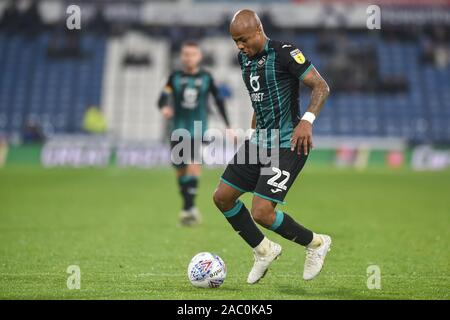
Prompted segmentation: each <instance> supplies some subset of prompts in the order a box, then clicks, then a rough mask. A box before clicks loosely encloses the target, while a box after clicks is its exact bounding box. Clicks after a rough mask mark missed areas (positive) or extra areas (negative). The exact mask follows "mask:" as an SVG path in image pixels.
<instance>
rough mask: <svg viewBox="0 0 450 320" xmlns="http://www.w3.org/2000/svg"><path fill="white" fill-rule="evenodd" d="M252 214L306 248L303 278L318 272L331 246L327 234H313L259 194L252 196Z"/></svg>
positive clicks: (270, 227)
mask: <svg viewBox="0 0 450 320" xmlns="http://www.w3.org/2000/svg"><path fill="white" fill-rule="evenodd" d="M252 216H253V219H254V220H255V221H256V222H257V223H258V224H260V225H262V226H263V227H265V228H268V229H270V230H272V231H274V232H276V233H278V234H279V235H281V236H282V237H284V238H286V239H288V240H291V241H293V242H295V243H298V244H300V245H302V246H304V247H305V248H306V258H305V264H304V269H303V279H305V280H311V279H313V278H314V277H315V276H317V275H318V274H319V273H320V271H321V270H322V267H323V264H324V261H325V257H326V255H327V253H328V251H329V250H330V247H331V238H330V237H329V236H327V235H322V234H315V233H314V232H312V231H310V230H308V229H306V228H305V227H303V226H302V225H300V224H298V223H297V222H296V221H295V220H294V219H292V217H291V216H289V215H288V214H286V213H284V212H282V211H280V210H276V203H275V202H272V201H269V200H266V199H263V198H260V197H259V196H254V197H253V204H252ZM255 264H256V263H255Z"/></svg>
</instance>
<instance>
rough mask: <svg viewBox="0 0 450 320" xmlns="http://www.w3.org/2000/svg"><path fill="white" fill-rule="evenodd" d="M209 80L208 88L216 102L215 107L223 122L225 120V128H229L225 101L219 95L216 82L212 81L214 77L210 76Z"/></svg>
mask: <svg viewBox="0 0 450 320" xmlns="http://www.w3.org/2000/svg"><path fill="white" fill-rule="evenodd" d="M210 79H211V82H210V85H209V90H210V92H211V94H212V95H213V97H214V101H215V102H216V106H217V109H218V110H219V113H220V115H221V117H222V119H223V122H225V125H226V127H227V128H230V121H229V120H228V115H227V111H226V109H225V101H224V100H223V98H222V96H221V95H220V92H219V89H218V88H217V86H216V84H215V83H214V79H213V78H212V77H211V76H210Z"/></svg>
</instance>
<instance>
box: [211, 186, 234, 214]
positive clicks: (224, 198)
mask: <svg viewBox="0 0 450 320" xmlns="http://www.w3.org/2000/svg"><path fill="white" fill-rule="evenodd" d="M213 201H214V203H215V205H216V207H217V208H218V209H219V210H220V211H222V212H224V211H227V210H229V209H230V208H231V207H233V205H234V201H233V199H231V198H230V197H229V196H228V195H227V194H226V193H225V192H223V191H222V190H221V189H219V188H218V189H216V190H215V191H214V194H213Z"/></svg>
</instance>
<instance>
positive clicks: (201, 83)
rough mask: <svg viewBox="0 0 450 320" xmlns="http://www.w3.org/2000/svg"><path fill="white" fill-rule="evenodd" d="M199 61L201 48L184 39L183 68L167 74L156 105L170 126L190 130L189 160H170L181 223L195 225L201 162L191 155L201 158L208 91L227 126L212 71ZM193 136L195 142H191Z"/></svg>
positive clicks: (176, 142)
mask: <svg viewBox="0 0 450 320" xmlns="http://www.w3.org/2000/svg"><path fill="white" fill-rule="evenodd" d="M201 61H202V52H201V49H200V47H199V45H198V44H197V43H196V42H193V41H187V42H185V43H184V44H183V45H182V47H181V63H182V70H176V71H174V72H172V73H171V74H170V76H169V80H168V81H167V84H166V86H165V87H164V90H163V91H162V93H161V96H160V98H159V101H158V107H159V109H160V110H161V113H162V115H163V116H164V118H166V119H168V120H169V119H170V120H172V125H173V127H172V129H173V130H176V129H186V130H187V131H189V137H185V138H186V139H190V140H191V154H190V155H189V156H188V158H189V159H188V161H183V162H182V163H177V164H173V165H174V167H175V169H176V176H177V179H178V185H179V190H180V193H181V196H182V199H183V208H182V211H181V214H180V221H181V224H182V225H194V224H198V223H200V222H201V215H200V211H199V210H198V208H197V207H196V206H195V197H196V195H197V188H198V180H199V177H200V164H198V163H194V162H197V161H194V159H201V155H200V152H201V151H200V147H201V142H202V136H203V134H204V133H205V131H206V129H207V121H208V97H209V94H210V93H211V94H212V95H213V97H214V99H215V102H216V105H217V108H218V110H219V113H220V114H221V116H222V118H223V121H224V122H225V125H226V127H227V128H229V121H228V117H227V113H226V110H225V103H224V101H223V99H222V98H221V96H220V94H219V91H218V89H217V87H216V85H215V83H214V80H213V78H212V76H211V74H210V73H209V72H207V71H205V70H203V69H201V67H200V63H201ZM196 121H200V124H201V130H200V131H199V130H197V129H196V128H195V127H194V122H196ZM197 124H198V123H197ZM183 139H184V138H183ZM195 139H197V143H194V140H195ZM177 144H178V141H171V148H172V149H173V148H174V147H175V146H176V145H177ZM183 159H184V158H183Z"/></svg>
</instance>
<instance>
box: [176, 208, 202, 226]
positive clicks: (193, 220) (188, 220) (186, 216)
mask: <svg viewBox="0 0 450 320" xmlns="http://www.w3.org/2000/svg"><path fill="white" fill-rule="evenodd" d="M201 222H202V217H201V214H200V211H199V210H198V209H197V208H196V207H192V208H191V209H189V210H182V211H181V213H180V223H181V225H183V226H193V225H197V224H200V223H201Z"/></svg>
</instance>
